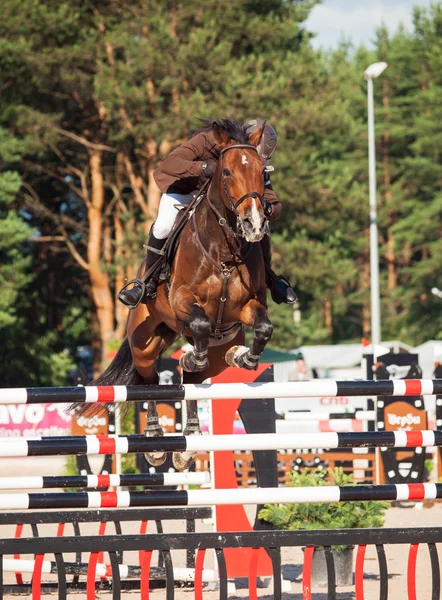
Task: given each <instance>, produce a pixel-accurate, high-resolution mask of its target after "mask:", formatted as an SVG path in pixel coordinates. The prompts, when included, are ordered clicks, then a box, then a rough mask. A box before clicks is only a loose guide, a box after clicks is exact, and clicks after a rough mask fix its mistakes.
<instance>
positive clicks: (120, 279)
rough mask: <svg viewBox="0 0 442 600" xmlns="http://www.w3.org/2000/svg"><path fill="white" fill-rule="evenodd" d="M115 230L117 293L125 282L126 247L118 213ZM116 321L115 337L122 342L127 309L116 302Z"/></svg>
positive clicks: (115, 217)
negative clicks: (124, 258) (124, 255)
mask: <svg viewBox="0 0 442 600" xmlns="http://www.w3.org/2000/svg"><path fill="white" fill-rule="evenodd" d="M114 229H115V290H116V291H117V293H118V292H119V291H120V290H121V288H122V287H123V285H124V284H125V283H126V282H125V281H124V266H123V264H122V263H123V245H124V233H123V226H122V224H121V220H120V216H119V213H118V212H117V213H116V214H115V216H114ZM115 320H116V322H117V327H116V330H115V337H116V339H117V340H122V339H123V337H124V334H125V332H126V322H127V308H126V307H125V306H124V305H123V304H122V303H121V302H116V304H115Z"/></svg>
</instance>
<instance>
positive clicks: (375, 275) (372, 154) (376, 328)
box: [367, 77, 381, 362]
mask: <svg viewBox="0 0 442 600" xmlns="http://www.w3.org/2000/svg"><path fill="white" fill-rule="evenodd" d="M367 96H368V174H369V189H370V282H371V286H370V287H371V341H372V346H373V359H374V362H376V346H377V345H379V344H380V342H381V308H380V298H379V234H378V222H377V206H376V148H375V129H374V105H373V78H372V77H368V78H367Z"/></svg>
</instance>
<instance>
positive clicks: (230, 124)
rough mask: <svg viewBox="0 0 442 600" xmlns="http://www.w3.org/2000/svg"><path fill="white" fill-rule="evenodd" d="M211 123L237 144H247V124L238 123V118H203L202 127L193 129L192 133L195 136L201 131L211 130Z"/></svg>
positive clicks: (248, 134)
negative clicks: (196, 129)
mask: <svg viewBox="0 0 442 600" xmlns="http://www.w3.org/2000/svg"><path fill="white" fill-rule="evenodd" d="M213 125H217V126H218V127H220V128H221V129H222V130H223V131H225V132H226V134H227V135H228V136H229V138H230V139H231V140H235V142H238V144H247V143H248V141H249V136H250V133H249V132H248V131H247V129H248V127H247V125H244V124H243V123H240V121H238V119H235V118H234V117H224V118H222V119H204V120H203V124H202V127H200V128H199V129H198V131H195V133H194V134H193V135H192V137H193V136H195V135H197V134H198V133H201V132H202V131H211V130H212V129H213Z"/></svg>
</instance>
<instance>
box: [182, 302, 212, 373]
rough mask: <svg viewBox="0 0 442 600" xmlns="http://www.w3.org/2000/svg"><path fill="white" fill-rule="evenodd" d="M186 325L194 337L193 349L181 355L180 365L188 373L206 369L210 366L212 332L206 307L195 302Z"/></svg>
mask: <svg viewBox="0 0 442 600" xmlns="http://www.w3.org/2000/svg"><path fill="white" fill-rule="evenodd" d="M186 325H187V327H188V329H189V330H190V333H191V335H192V338H193V350H189V351H188V352H185V353H184V354H183V355H182V356H181V359H180V365H181V367H182V368H183V370H184V371H187V372H188V373H195V372H197V371H205V370H206V369H207V368H208V367H209V359H208V353H209V338H210V334H211V333H212V324H211V322H210V319H209V317H208V316H207V315H206V313H205V312H204V309H202V308H201V307H200V306H199V305H198V304H196V303H195V304H193V307H192V313H191V315H190V318H189V320H188V321H187V323H186Z"/></svg>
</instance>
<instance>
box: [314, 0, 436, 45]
mask: <svg viewBox="0 0 442 600" xmlns="http://www.w3.org/2000/svg"><path fill="white" fill-rule="evenodd" d="M416 4H421V5H424V6H425V5H426V6H428V5H429V4H430V0H384V1H382V0H370V1H369V2H356V1H354V0H324V3H323V4H319V5H317V6H315V8H314V9H313V10H312V12H311V14H310V17H309V19H308V20H307V27H308V29H309V30H310V31H312V32H314V33H317V36H316V37H315V38H314V39H313V45H314V46H315V47H319V46H322V47H325V48H327V47H330V46H336V44H337V43H338V42H339V41H340V40H341V39H342V37H345V39H351V40H352V41H353V42H354V43H355V44H356V45H357V44H361V43H363V44H365V45H368V46H372V41H373V39H374V36H375V30H376V28H377V27H379V26H380V25H381V24H382V23H385V24H386V25H387V27H388V29H389V30H390V31H392V32H393V31H395V30H396V29H397V27H398V25H399V24H400V23H401V22H402V23H403V24H404V26H405V27H406V29H408V30H411V28H412V17H413V6H414V5H416Z"/></svg>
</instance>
